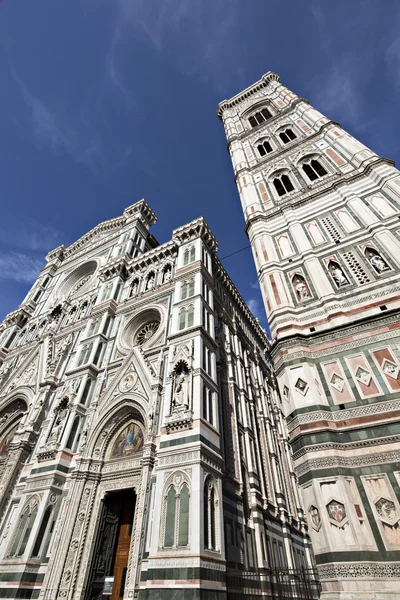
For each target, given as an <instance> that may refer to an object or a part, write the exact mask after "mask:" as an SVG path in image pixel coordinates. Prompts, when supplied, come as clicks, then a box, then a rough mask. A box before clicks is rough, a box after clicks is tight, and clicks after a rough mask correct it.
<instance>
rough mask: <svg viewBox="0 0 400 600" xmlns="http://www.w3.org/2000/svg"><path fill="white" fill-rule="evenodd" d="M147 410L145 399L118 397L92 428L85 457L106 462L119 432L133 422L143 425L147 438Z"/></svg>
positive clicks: (130, 396)
mask: <svg viewBox="0 0 400 600" xmlns="http://www.w3.org/2000/svg"><path fill="white" fill-rule="evenodd" d="M147 408H148V407H144V406H143V399H142V398H139V397H137V396H136V395H124V396H118V397H117V399H116V400H115V402H114V403H113V405H112V406H111V407H107V412H106V413H105V414H103V416H101V417H100V418H99V420H98V422H97V423H95V425H94V426H92V431H93V435H92V436H91V437H90V438H89V440H88V443H87V447H86V449H85V452H84V455H85V456H87V457H94V458H96V459H102V460H104V459H105V457H106V454H107V452H108V450H109V448H110V445H112V443H113V441H115V439H116V437H117V435H118V432H121V431H122V430H123V428H124V426H127V425H128V424H129V423H130V422H131V421H133V422H137V423H138V424H140V425H141V427H142V428H143V434H144V437H145V434H146V430H147V416H146V415H147Z"/></svg>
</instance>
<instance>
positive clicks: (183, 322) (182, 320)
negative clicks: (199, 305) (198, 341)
mask: <svg viewBox="0 0 400 600" xmlns="http://www.w3.org/2000/svg"><path fill="white" fill-rule="evenodd" d="M193 323H194V307H193V306H189V307H188V308H181V310H180V311H179V329H185V328H186V327H192V326H193Z"/></svg>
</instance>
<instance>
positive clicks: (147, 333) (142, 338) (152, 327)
mask: <svg viewBox="0 0 400 600" xmlns="http://www.w3.org/2000/svg"><path fill="white" fill-rule="evenodd" d="M159 327H160V323H159V322H158V321H150V323H146V325H143V327H141V328H140V329H139V331H138V333H137V335H136V343H137V344H138V345H139V346H143V344H145V343H146V342H148V341H149V339H150V338H152V337H153V335H154V334H155V333H156V331H157V330H158V328H159Z"/></svg>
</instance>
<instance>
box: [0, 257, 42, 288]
mask: <svg viewBox="0 0 400 600" xmlns="http://www.w3.org/2000/svg"><path fill="white" fill-rule="evenodd" d="M44 266H45V265H44V262H43V259H40V258H36V257H33V256H30V255H29V254H25V253H23V252H2V253H1V254H0V279H8V280H13V281H17V282H19V283H32V282H33V281H35V279H36V278H37V276H38V274H39V271H40V269H42V268H43V267H44Z"/></svg>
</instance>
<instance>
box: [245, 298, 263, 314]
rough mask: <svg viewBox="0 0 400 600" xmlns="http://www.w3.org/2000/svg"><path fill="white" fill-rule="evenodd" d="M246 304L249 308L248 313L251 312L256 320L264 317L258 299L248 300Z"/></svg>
mask: <svg viewBox="0 0 400 600" xmlns="http://www.w3.org/2000/svg"><path fill="white" fill-rule="evenodd" d="M246 304H247V306H248V307H249V309H250V312H252V313H253V315H254V316H255V317H256V318H257V319H261V318H262V317H264V314H263V310H262V308H261V306H260V301H259V299H258V298H249V299H248V300H246Z"/></svg>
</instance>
